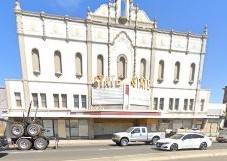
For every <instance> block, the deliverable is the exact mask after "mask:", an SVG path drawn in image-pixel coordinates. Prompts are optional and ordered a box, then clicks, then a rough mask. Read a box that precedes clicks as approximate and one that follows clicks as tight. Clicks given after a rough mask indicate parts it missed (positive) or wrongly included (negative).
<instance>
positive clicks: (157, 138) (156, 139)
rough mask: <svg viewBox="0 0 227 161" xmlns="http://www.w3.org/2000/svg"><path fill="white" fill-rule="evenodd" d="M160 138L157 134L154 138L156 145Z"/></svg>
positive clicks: (153, 142)
mask: <svg viewBox="0 0 227 161" xmlns="http://www.w3.org/2000/svg"><path fill="white" fill-rule="evenodd" d="M158 140H160V138H159V137H157V136H155V137H154V138H153V139H152V144H153V145H155V144H156V143H157V142H158Z"/></svg>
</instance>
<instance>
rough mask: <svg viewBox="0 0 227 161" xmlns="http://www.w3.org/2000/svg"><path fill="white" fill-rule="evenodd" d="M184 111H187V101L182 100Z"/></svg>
mask: <svg viewBox="0 0 227 161" xmlns="http://www.w3.org/2000/svg"><path fill="white" fill-rule="evenodd" d="M184 110H185V111H187V110H188V99H184Z"/></svg>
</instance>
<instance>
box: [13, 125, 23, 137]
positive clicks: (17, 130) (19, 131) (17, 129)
mask: <svg viewBox="0 0 227 161" xmlns="http://www.w3.org/2000/svg"><path fill="white" fill-rule="evenodd" d="M11 133H12V135H13V136H15V137H17V138H19V137H21V136H23V134H24V126H23V125H21V124H13V125H12V126H11Z"/></svg>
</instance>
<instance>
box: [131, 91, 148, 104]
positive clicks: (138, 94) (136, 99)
mask: <svg viewBox="0 0 227 161" xmlns="http://www.w3.org/2000/svg"><path fill="white" fill-rule="evenodd" d="M129 96H130V104H131V105H139V106H150V91H147V90H143V89H137V88H130V95H129Z"/></svg>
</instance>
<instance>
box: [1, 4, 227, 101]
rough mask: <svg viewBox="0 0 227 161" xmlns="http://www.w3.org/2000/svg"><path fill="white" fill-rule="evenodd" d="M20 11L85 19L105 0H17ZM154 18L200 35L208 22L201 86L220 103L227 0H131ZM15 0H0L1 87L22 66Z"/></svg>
mask: <svg viewBox="0 0 227 161" xmlns="http://www.w3.org/2000/svg"><path fill="white" fill-rule="evenodd" d="M19 1H20V3H21V7H22V9H23V10H29V11H35V12H41V11H44V12H46V13H51V14H57V15H62V16H64V15H69V16H72V17H81V18H85V16H86V11H87V8H88V6H89V7H90V8H91V10H92V11H94V10H95V9H96V8H98V6H99V5H100V4H102V3H107V1H108V0H19ZM134 4H138V6H139V7H140V8H141V9H143V10H144V11H145V12H147V14H148V16H149V17H150V19H156V20H157V22H158V28H161V29H169V30H170V29H174V30H175V31H181V32H192V33H196V34H201V33H202V32H203V28H204V27H205V25H208V44H207V54H206V57H205V64H204V72H203V80H202V88H205V89H210V90H211V93H212V94H211V102H213V103H220V102H222V99H223V90H222V88H223V87H224V86H225V85H227V63H226V62H227V41H226V37H227V9H226V6H227V0H215V1H214V0H134ZM14 5H15V0H0V35H1V38H0V86H4V80H5V79H20V78H21V67H20V57H19V49H18V40H17V34H16V24H15V15H14Z"/></svg>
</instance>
